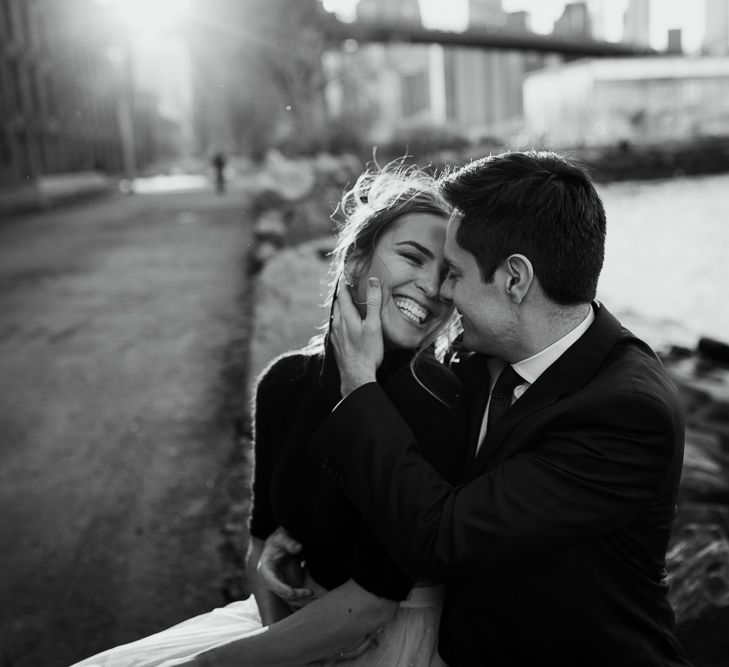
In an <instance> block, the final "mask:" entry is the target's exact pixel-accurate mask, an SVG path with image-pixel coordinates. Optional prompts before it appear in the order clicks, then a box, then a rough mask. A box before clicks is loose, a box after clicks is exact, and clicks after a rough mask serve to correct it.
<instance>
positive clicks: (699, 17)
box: [323, 0, 704, 52]
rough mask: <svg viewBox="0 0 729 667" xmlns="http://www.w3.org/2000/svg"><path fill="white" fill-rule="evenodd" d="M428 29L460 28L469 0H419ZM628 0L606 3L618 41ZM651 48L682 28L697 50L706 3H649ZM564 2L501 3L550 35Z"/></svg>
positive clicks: (350, 2) (342, 2)
mask: <svg viewBox="0 0 729 667" xmlns="http://www.w3.org/2000/svg"><path fill="white" fill-rule="evenodd" d="M323 1H324V5H325V7H327V8H328V9H332V10H337V11H342V12H344V13H350V15H351V12H353V7H354V6H355V5H356V4H357V1H358V0H323ZM419 1H420V11H421V14H422V17H423V23H424V24H425V25H426V27H431V28H437V27H441V28H444V29H448V28H450V29H460V28H462V27H463V24H464V22H465V20H466V16H467V4H468V0H419ZM627 2H628V0H604V4H605V6H606V7H608V10H609V11H608V16H607V18H608V22H607V25H606V31H607V36H608V38H609V39H612V40H619V39H620V37H621V36H622V25H623V13H624V11H625V7H626V5H627ZM650 3H651V5H650V11H651V46H652V47H653V48H655V49H659V50H660V49H664V48H666V44H667V34H668V30H669V29H671V28H681V30H682V40H683V46H684V50H685V51H687V52H692V51H696V50H697V49H698V48H699V46H700V45H701V40H702V38H703V32H704V26H703V23H704V11H703V9H704V7H703V5H704V3H703V2H701V0H650ZM565 4H566V2H565V0H502V7H503V9H504V11H507V12H513V11H519V10H523V11H527V12H529V14H530V16H531V27H532V29H533V30H534V31H535V32H542V33H546V32H550V31H551V29H552V25H553V24H554V21H555V20H556V19H558V18H559V16H560V14H561V13H562V9H563V8H564V6H565Z"/></svg>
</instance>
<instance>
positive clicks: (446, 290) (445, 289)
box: [439, 276, 453, 302]
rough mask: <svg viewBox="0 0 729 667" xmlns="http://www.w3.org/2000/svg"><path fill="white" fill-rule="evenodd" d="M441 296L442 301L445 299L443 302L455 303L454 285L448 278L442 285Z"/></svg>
mask: <svg viewBox="0 0 729 667" xmlns="http://www.w3.org/2000/svg"><path fill="white" fill-rule="evenodd" d="M439 296H440V298H441V299H443V301H448V302H452V301H453V285H452V284H451V281H450V280H449V279H448V276H446V277H445V278H443V281H442V282H441V284H440V290H439Z"/></svg>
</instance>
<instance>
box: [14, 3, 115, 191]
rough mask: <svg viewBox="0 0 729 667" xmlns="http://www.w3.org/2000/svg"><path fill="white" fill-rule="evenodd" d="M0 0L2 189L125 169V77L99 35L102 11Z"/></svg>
mask: <svg viewBox="0 0 729 667" xmlns="http://www.w3.org/2000/svg"><path fill="white" fill-rule="evenodd" d="M0 4H1V7H2V10H1V12H0V187H15V186H19V185H34V184H35V182H36V181H37V179H38V178H39V177H40V175H42V174H49V173H55V172H66V171H81V170H91V169H97V170H105V171H113V172H119V171H121V167H122V145H121V143H122V142H121V135H120V132H119V124H118V118H117V111H118V109H117V100H118V99H119V95H120V90H121V86H122V80H121V77H120V73H119V71H118V70H117V69H116V68H115V65H114V63H113V62H112V61H111V60H110V59H109V57H108V53H107V51H106V49H105V45H103V44H102V43H101V41H100V39H99V35H100V32H102V31H103V30H104V22H103V15H102V13H101V12H100V11H99V10H98V8H97V7H96V6H94V5H91V3H89V2H83V0H58V2H54V3H46V2H40V1H39V0H3V2H2V3H0Z"/></svg>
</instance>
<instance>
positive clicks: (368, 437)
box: [310, 306, 688, 667]
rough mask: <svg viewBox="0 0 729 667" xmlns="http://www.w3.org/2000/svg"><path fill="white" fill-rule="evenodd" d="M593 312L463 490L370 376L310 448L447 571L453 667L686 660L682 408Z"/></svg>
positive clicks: (396, 550)
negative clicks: (677, 570) (676, 577)
mask: <svg viewBox="0 0 729 667" xmlns="http://www.w3.org/2000/svg"><path fill="white" fill-rule="evenodd" d="M596 308H597V313H596V319H595V321H594V322H593V323H592V325H591V326H590V328H589V329H588V330H587V331H586V332H585V334H584V335H583V336H582V337H581V338H580V339H579V340H578V341H577V342H576V343H575V344H574V345H573V346H571V347H570V348H569V349H568V350H567V351H566V352H565V353H564V354H563V355H562V356H561V357H560V358H559V359H558V360H557V361H556V362H555V363H554V364H552V366H550V367H549V368H548V369H547V370H546V371H545V372H544V373H543V374H542V375H541V376H540V377H539V378H538V379H537V381H536V382H535V383H534V384H533V385H532V386H531V387H530V388H529V389H528V390H527V391H526V393H525V394H524V395H523V396H522V397H521V398H520V399H519V400H518V401H516V403H514V405H513V406H512V407H511V408H509V409H508V410H507V412H506V413H505V414H504V416H503V417H502V418H501V420H500V421H499V422H498V423H497V424H496V425H495V426H494V427H493V429H491V430H490V431H489V432H488V434H487V436H486V439H485V441H484V443H483V445H482V447H481V450H480V452H479V455H478V457H477V458H476V459H475V460H472V461H471V463H470V464H467V466H466V473H465V475H464V479H463V484H461V485H456V486H453V485H451V484H448V483H447V482H446V481H445V480H443V479H442V477H440V476H439V475H438V474H437V472H435V471H434V470H433V468H432V467H431V466H429V465H428V464H427V463H426V462H425V461H424V460H423V459H422V457H421V456H420V455H419V454H418V451H417V446H416V443H415V440H414V436H413V435H412V433H411V432H410V431H409V429H408V427H407V425H406V424H405V422H404V421H403V420H402V418H401V417H400V415H399V414H398V413H397V411H396V410H395V409H394V407H393V405H392V403H391V402H390V401H389V400H388V399H387V397H386V395H385V394H384V393H383V392H382V390H381V389H380V387H379V386H378V385H377V384H375V383H370V384H367V385H365V386H363V387H360V388H359V389H358V390H357V391H355V392H353V393H352V394H351V395H350V396H348V397H347V399H346V400H344V401H343V402H342V403H341V404H340V405H339V406H338V407H337V409H336V410H335V411H334V412H333V414H332V415H331V417H330V418H329V419H328V420H327V421H326V422H325V424H324V426H323V427H322V429H321V430H320V432H319V434H318V435H317V437H316V438H315V439H314V441H313V443H312V446H311V448H310V453H312V454H313V455H314V456H316V457H318V458H319V459H321V460H322V461H323V465H324V466H325V467H326V468H327V469H329V470H330V471H331V472H332V473H333V475H334V477H335V479H336V480H337V481H338V483H339V484H340V486H341V488H342V489H343V490H344V492H345V493H346V494H347V495H348V496H349V497H350V498H352V500H353V501H354V502H355V504H356V505H357V506H358V507H359V508H360V510H361V512H362V514H363V516H364V517H365V520H366V521H368V522H369V523H370V525H371V526H372V527H373V529H374V530H375V532H376V533H377V534H378V535H379V536H380V538H381V539H382V540H383V542H384V543H385V544H386V546H387V547H388V549H389V550H390V552H391V553H392V554H393V555H394V557H395V558H396V560H397V561H398V562H399V563H400V564H401V566H402V567H403V568H404V569H405V570H406V571H408V572H410V574H411V575H412V576H414V577H427V578H430V579H435V580H441V581H445V582H446V604H445V608H444V611H443V617H442V621H441V634H440V653H441V655H442V656H443V658H444V659H445V660H446V661H447V662H448V663H449V664H450V665H452V666H453V667H456V666H459V665H486V666H488V667H501V666H505V665H515V666H516V665H518V666H522V665H525V666H526V665H529V666H531V665H534V666H544V665H560V666H564V667H568V666H574V667H597V666H598V665H611V666H612V665H614V666H615V667H618V666H619V667H629V666H633V665H635V666H637V665H641V666H646V667H647V666H649V665H650V666H658V665H686V664H688V663H687V662H686V661H685V659H684V658H683V656H682V652H681V650H680V648H679V646H678V645H677V643H676V641H675V639H674V637H673V635H672V628H673V613H672V610H671V608H670V606H669V604H668V601H667V586H666V583H665V552H666V547H667V544H668V538H669V533H670V528H671V522H672V519H673V516H674V509H675V502H676V495H677V489H678V483H679V477H680V474H681V466H682V460H683V442H684V421H683V416H682V411H681V409H680V406H679V404H678V401H677V397H676V393H675V389H674V387H673V385H672V383H671V382H670V380H669V379H668V377H667V375H666V373H665V370H664V368H663V366H662V365H661V363H660V361H659V360H658V359H657V358H656V356H655V354H654V353H653V352H652V351H651V350H650V348H649V347H648V346H647V345H645V344H644V343H643V342H642V341H640V340H639V339H637V338H636V337H635V336H633V335H632V334H631V333H630V332H628V331H627V330H625V329H623V328H622V327H621V326H620V324H619V323H618V321H617V320H616V319H615V318H614V317H613V316H612V315H610V313H608V312H607V310H606V309H605V308H604V307H597V306H596ZM460 366H461V368H460V370H459V373H460V374H461V375H462V376H463V378H464V387H465V391H466V397H465V399H466V400H467V401H468V402H470V404H471V406H472V416H471V419H472V422H473V423H472V425H471V432H472V433H473V434H477V433H478V426H477V424H478V423H480V419H481V416H482V410H483V402H482V396H480V394H482V393H483V388H484V387H485V386H487V383H488V371H487V369H486V365H485V362H484V358H483V357H480V356H479V355H472V356H471V357H469V358H467V359H464V360H463V361H462V362H461V364H460ZM479 374H481V378H482V379H481V381H476V382H474V378H478V377H479ZM472 437H475V435H474V436H472ZM474 451H475V450H474Z"/></svg>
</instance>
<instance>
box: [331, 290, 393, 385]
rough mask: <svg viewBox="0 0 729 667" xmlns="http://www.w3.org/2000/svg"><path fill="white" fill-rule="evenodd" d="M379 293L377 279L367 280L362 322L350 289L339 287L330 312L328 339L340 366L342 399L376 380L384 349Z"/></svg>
mask: <svg viewBox="0 0 729 667" xmlns="http://www.w3.org/2000/svg"><path fill="white" fill-rule="evenodd" d="M381 307H382V290H381V289H380V281H379V280H378V279H377V278H369V279H368V281H367V313H366V315H365V319H362V318H361V317H360V315H359V313H358V312H357V309H356V308H355V306H354V304H353V303H352V297H351V296H350V294H349V289H348V288H347V286H346V285H344V284H343V283H340V284H339V289H338V290H337V299H336V301H335V302H334V308H333V309H332V330H331V340H332V346H333V347H334V356H335V357H336V359H337V366H339V375H340V377H341V389H342V397H345V396H347V395H348V394H350V393H352V392H353V391H354V390H355V389H357V387H361V386H362V385H363V384H367V383H368V382H374V381H375V373H376V371H377V367H378V366H379V365H380V364H381V363H382V357H383V356H384V354H385V346H384V343H383V340H382V321H381V320H380V309H381Z"/></svg>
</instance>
